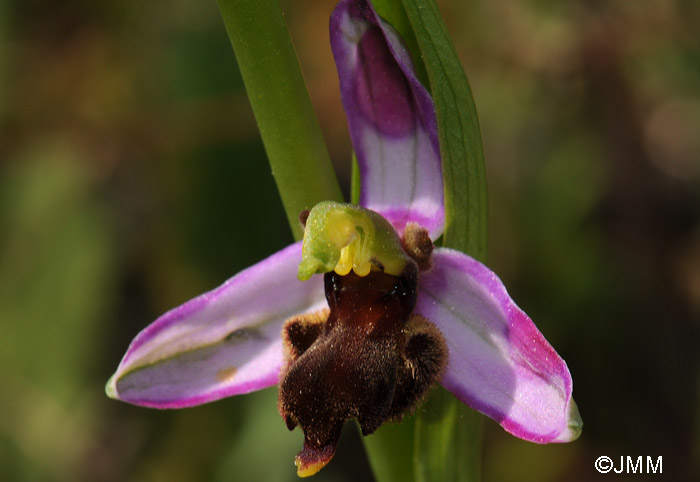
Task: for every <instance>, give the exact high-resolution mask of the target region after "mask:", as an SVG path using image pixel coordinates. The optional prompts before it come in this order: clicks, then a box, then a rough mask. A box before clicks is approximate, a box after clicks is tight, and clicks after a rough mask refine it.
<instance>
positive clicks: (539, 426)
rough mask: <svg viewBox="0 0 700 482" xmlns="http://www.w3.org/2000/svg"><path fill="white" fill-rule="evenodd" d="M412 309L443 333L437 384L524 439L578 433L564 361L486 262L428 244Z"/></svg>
mask: <svg viewBox="0 0 700 482" xmlns="http://www.w3.org/2000/svg"><path fill="white" fill-rule="evenodd" d="M416 312H417V313H419V314H421V315H422V316H424V317H426V318H427V319H429V320H430V321H432V322H433V323H435V325H436V326H437V327H438V328H439V329H440V330H441V331H442V333H443V334H444V336H445V340H446V341H447V346H448V352H449V358H448V366H447V370H446V372H445V375H444V377H443V380H442V384H443V386H444V387H445V388H447V389H448V390H450V391H451V392H452V393H453V394H454V395H455V396H457V398H459V399H460V400H461V401H462V402H464V403H466V404H467V405H469V406H471V407H472V408H474V409H476V410H479V411H480V412H483V413H484V414H486V415H488V416H489V417H491V418H493V419H494V420H496V421H497V422H499V423H500V424H501V425H502V426H503V428H504V429H505V430H507V431H508V432H510V433H512V434H513V435H515V436H517V437H520V438H522V439H525V440H529V441H532V442H538V443H548V442H568V441H571V440H573V439H575V438H576V437H578V435H579V434H580V432H581V425H582V423H581V419H580V417H579V415H578V410H577V409H576V404H575V403H574V401H573V399H572V398H571V392H572V380H571V374H570V373H569V369H568V368H567V366H566V363H565V362H564V360H563V359H562V358H561V357H560V356H559V355H558V354H557V352H556V351H555V350H554V348H552V346H551V345H550V344H549V343H548V342H547V340H545V338H544V336H543V335H542V333H540V332H539V331H538V330H537V327H536V326H535V324H534V323H533V322H532V320H531V319H530V318H529V317H528V316H527V315H526V314H525V313H524V312H523V311H522V310H521V309H520V308H518V306H516V304H515V303H514V302H513V300H512V299H511V298H510V297H509V296H508V293H507V292H506V289H505V287H504V286H503V283H502V282H501V280H499V279H498V277H497V276H496V275H495V274H494V273H493V272H492V271H490V270H489V269H488V268H487V267H485V266H484V265H482V264H481V263H479V262H478V261H476V260H474V259H472V258H470V257H469V256H467V255H465V254H462V253H460V252H458V251H453V250H449V249H445V248H438V249H436V251H435V252H434V254H433V267H432V269H431V270H430V271H427V272H424V273H421V278H420V286H419V295H418V302H417V304H416Z"/></svg>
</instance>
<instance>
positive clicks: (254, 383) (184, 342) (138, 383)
mask: <svg viewBox="0 0 700 482" xmlns="http://www.w3.org/2000/svg"><path fill="white" fill-rule="evenodd" d="M300 260H301V242H298V243H295V244H293V245H291V246H289V247H287V248H285V249H283V250H282V251H280V252H278V253H276V254H274V255H272V256H270V257H269V258H267V259H265V260H264V261H261V262H260V263H258V264H256V265H254V266H252V267H250V268H247V269H246V270H244V271H242V272H240V273H238V274H237V275H235V276H234V277H232V278H231V279H229V280H228V281H226V282H225V283H224V284H223V285H221V286H220V287H218V288H216V289H214V290H213V291H210V292H208V293H204V294H203V295H200V296H198V297H197V298H194V299H193V300H190V301H188V302H187V303H185V304H184V305H182V306H180V307H178V308H175V309H173V310H171V311H169V312H167V313H166V314H164V315H163V316H161V317H160V318H158V319H157V320H156V321H155V322H153V323H152V324H151V325H150V326H148V327H147V328H145V329H144V330H143V331H142V332H141V333H139V334H138V336H137V337H136V338H135V339H134V341H133V342H132V343H131V346H129V349H128V351H127V352H126V354H125V355H124V358H123V359H122V361H121V363H120V365H119V368H118V369H117V372H116V373H115V374H114V376H113V377H112V378H111V379H110V380H109V382H108V383H107V388H106V389H107V393H108V395H110V396H111V397H112V398H116V399H119V400H123V401H125V402H129V403H133V404H136V405H143V406H149V407H156V408H182V407H188V406H192V405H199V404H202V403H207V402H211V401H214V400H218V399H220V398H223V397H228V396H232V395H237V394H241V393H248V392H251V391H254V390H259V389H262V388H266V387H269V386H272V385H275V384H276V383H277V381H278V374H279V370H280V368H281V366H282V363H283V355H282V338H281V335H280V334H281V331H282V323H284V321H285V320H286V319H287V318H290V317H291V316H294V315H298V314H300V313H305V312H309V311H314V310H319V309H321V308H323V307H324V306H325V305H326V301H325V297H324V290H323V278H322V277H321V276H318V277H314V278H313V279H311V280H309V281H305V282H301V281H299V280H298V279H297V268H298V265H299V261H300Z"/></svg>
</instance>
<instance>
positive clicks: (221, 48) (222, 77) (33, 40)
mask: <svg viewBox="0 0 700 482" xmlns="http://www.w3.org/2000/svg"><path fill="white" fill-rule="evenodd" d="M282 3H283V6H284V8H285V11H286V12H287V20H288V22H289V25H290V29H291V31H292V34H293V37H294V40H295V43H296V45H297V49H298V52H299V58H300V61H301V64H302V68H303V70H304V73H305V76H306V79H307V82H308V86H309V90H310V93H311V97H312V99H313V102H314V105H315V108H316V110H317V113H318V115H319V117H320V119H321V125H322V126H323V128H324V134H325V136H326V140H327V142H328V146H329V149H330V152H331V155H332V157H333V159H334V161H335V163H336V165H337V171H338V173H339V176H340V178H341V180H342V182H343V183H344V184H345V185H346V186H347V179H348V172H349V169H348V163H349V153H350V149H351V146H350V142H349V139H348V134H347V126H346V124H345V119H344V114H343V112H342V109H341V105H340V99H339V93H338V83H337V78H336V74H335V69H334V65H333V61H332V57H331V53H330V48H329V46H328V40H327V38H328V33H327V24H328V17H329V15H330V12H331V10H332V8H333V6H334V3H335V2H334V0H306V1H304V2H299V1H297V2H294V1H292V0H284V1H283V2H282ZM439 3H440V6H441V8H442V11H443V14H444V16H445V18H446V19H447V23H448V27H449V29H450V31H451V32H452V35H453V37H454V40H455V43H456V45H457V48H458V51H459V53H460V56H461V57H462V59H463V62H464V65H465V67H466V71H467V74H468V76H469V78H470V82H471V84H472V88H473V91H474V96H475V98H476V103H477V106H478V109H479V114H480V118H481V123H482V132H483V136H484V142H485V151H486V158H487V168H488V175H489V198H490V210H491V217H490V221H491V224H490V226H491V237H490V252H489V260H490V261H489V264H490V265H491V267H492V268H494V269H495V270H496V271H497V272H498V273H499V274H500V276H501V277H502V278H503V279H504V281H505V283H506V285H507V286H508V287H509V290H510V292H511V294H512V295H513V297H514V298H515V300H516V301H517V302H518V304H519V305H520V306H521V307H523V308H524V309H525V310H526V311H527V312H528V313H529V314H530V315H531V316H532V318H533V319H534V320H535V322H536V323H537V324H538V326H539V327H540V329H541V330H542V331H543V332H544V334H545V335H546V336H547V338H548V339H549V340H550V341H551V342H552V344H553V345H554V346H555V347H556V348H557V350H558V351H559V353H560V354H561V355H562V356H563V357H564V358H565V359H566V360H567V363H568V364H569V367H570V369H571V372H572V374H573V377H574V396H575V398H576V400H577V402H578V405H579V408H580V410H581V414H582V416H583V419H584V422H585V427H584V431H583V435H582V437H581V438H580V439H579V440H578V441H577V442H575V443H573V444H569V445H558V446H537V445H533V444H529V443H527V442H523V441H520V440H518V439H515V438H513V437H511V436H509V435H508V434H506V433H505V432H503V431H502V430H501V429H500V427H498V426H497V425H496V424H495V423H493V422H491V421H487V422H486V423H485V441H484V466H483V479H484V481H485V482H492V481H493V482H500V481H544V482H547V481H597V480H608V479H609V480H645V479H649V480H657V479H665V480H674V481H681V482H682V481H692V480H700V417H699V416H698V415H699V413H700V404H699V400H698V399H699V395H700V393H699V390H698V389H699V385H700V383H699V382H700V371H699V360H700V336H699V334H700V326H699V325H700V41H699V36H698V33H697V26H698V25H700V2H697V1H693V0H687V1H685V0H676V1H672V0H637V1H626V0H611V1H588V2H555V1H549V0H537V1H532V0H531V1H523V2H512V1H506V0H495V1H487V0H469V1H467V0H444V1H441V2H439ZM290 241H291V235H290V232H289V228H288V227H287V226H286V221H285V216H284V213H283V210H282V208H281V204H280V200H279V196H278V194H277V192H276V190H275V186H274V182H273V180H272V178H271V175H270V169H269V167H268V165H267V161H266V158H265V153H264V150H263V148H262V145H261V143H260V140H259V137H258V133H257V129H256V126H255V122H254V119H253V117H252V114H251V111H250V107H249V105H248V101H247V99H246V95H245V91H244V89H243V87H242V83H241V79H240V76H239V74H238V72H237V68H236V62H235V58H234V55H233V52H232V50H231V48H230V45H229V42H228V39H227V37H226V34H225V31H224V28H223V24H222V22H221V19H220V17H219V13H218V10H217V7H216V3H215V2H213V1H210V2H198V1H194V0H174V1H169V2H165V1H163V0H150V1H142V2H136V1H131V2H123V1H116V0H105V1H102V2H83V1H78V0H67V1H63V2H49V1H47V0H23V1H21V2H20V1H10V2H8V1H0V480H2V481H164V482H165V481H167V482H171V481H183V482H188V481H271V482H274V481H293V480H296V475H295V470H294V466H293V457H294V455H295V454H296V452H297V451H298V450H299V448H300V446H301V434H300V433H299V431H295V432H293V433H289V432H288V431H287V430H286V428H285V426H284V424H283V422H282V421H281V419H280V418H279V415H278V414H277V409H276V392H275V390H266V391H263V392H260V393H257V394H252V395H247V396H242V397H236V398H233V399H227V400H223V401H220V402H217V403H213V404H210V405H207V406H203V407H198V408H194V409H188V410H183V411H164V412H161V411H155V410H149V409H144V408H138V407H131V406H128V405H126V404H123V403H119V402H115V401H111V400H108V399H107V398H106V396H105V395H104V391H103V387H104V383H105V382H106V380H107V378H108V377H109V376H110V375H111V373H112V372H113V371H114V369H115V368H116V366H117V364H118V362H119V360H120V358H121V356H122V354H123V353H124V351H125V350H126V347H127V346H128V343H129V341H130V340H131V339H132V338H133V336H134V335H135V334H136V333H137V332H138V331H139V330H140V329H142V328H143V327H145V326H146V325H147V324H148V323H149V322H150V321H152V320H153V319H155V318H156V317H157V316H158V315H159V314H161V313H163V312H164V311H166V310H167V309H169V308H172V307H174V306H176V305H178V304H180V303H182V302H184V301H186V300H187V299H189V298H191V297H193V296H194V295H196V294H199V293H201V292H203V291H206V290H209V289H211V288H214V287H215V286H217V285H218V284H220V283H221V282H223V281H224V280H225V279H226V278H228V277H230V276H231V275H233V274H234V273H236V272H237V271H239V270H240V269H242V268H244V267H246V266H248V265H250V264H252V263H254V262H256V261H258V260H260V259H262V258H264V257H265V256H267V255H269V254H271V253H273V252H274V251H276V250H278V249H279V248H281V247H283V246H285V245H287V244H288V243H289V242H290ZM600 455H608V456H610V457H612V458H613V460H619V457H620V456H628V455H630V456H633V457H635V458H636V457H637V456H639V455H642V456H645V457H646V456H647V455H649V456H653V457H654V458H656V457H658V456H662V457H663V475H662V476H659V475H658V474H657V475H649V476H647V475H640V474H637V475H625V474H622V475H617V474H608V475H601V474H598V473H597V472H596V471H595V469H594V466H593V463H594V461H595V459H596V458H597V457H598V456H600ZM315 480H317V481H319V482H322V481H358V480H359V481H362V480H372V479H371V475H370V473H369V471H368V466H367V462H366V459H365V455H364V451H363V448H362V444H361V442H360V440H359V436H358V435H357V431H356V430H355V428H354V427H353V426H351V425H349V426H347V427H346V429H345V431H344V438H343V440H342V441H341V444H340V447H339V450H338V454H337V456H336V458H335V460H334V461H333V462H332V463H331V464H330V465H329V466H328V467H327V468H326V469H324V470H323V471H322V472H321V473H320V474H319V475H318V476H316V479H315Z"/></svg>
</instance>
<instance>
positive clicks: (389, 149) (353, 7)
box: [330, 0, 445, 239]
mask: <svg viewBox="0 0 700 482" xmlns="http://www.w3.org/2000/svg"><path fill="white" fill-rule="evenodd" d="M330 29H331V47H332V49H333V55H334V57H335V62H336V66H337V68H338V77H339V79H340V93H341V98H342V101H343V106H344V107H345V112H346V114H347V118H348V127H349V129H350V136H351V138H352V143H353V146H354V148H355V152H356V154H357V160H358V164H359V167H360V178H361V182H362V192H361V194H360V205H362V206H364V207H366V208H368V209H372V210H374V211H377V212H378V213H380V214H381V215H382V216H384V217H385V218H387V219H388V220H389V221H390V222H391V223H392V224H393V225H394V226H395V227H396V229H397V231H398V232H399V233H402V232H403V228H404V227H405V226H406V224H407V223H409V222H416V223H418V224H420V225H421V226H423V227H425V228H427V229H428V231H429V232H430V235H431V237H432V239H436V238H437V237H438V236H439V235H440V234H441V233H442V229H443V226H444V217H445V212H444V202H443V185H442V167H441V163H440V147H439V143H438V135H437V121H436V118H435V106H434V105H433V101H432V99H431V98H430V94H429V93H428V92H427V90H426V89H425V87H423V85H422V84H421V83H420V81H419V80H418V78H417V77H416V75H415V71H414V69H413V64H412V62H411V58H410V55H409V53H408V51H407V50H406V48H405V47H404V46H403V44H402V42H401V40H400V39H399V37H398V36H397V34H396V32H395V31H394V30H393V29H392V28H391V27H390V26H389V25H388V24H386V23H385V22H384V21H383V20H382V19H381V18H380V17H379V15H377V13H376V12H375V11H374V8H373V7H372V6H371V4H370V3H369V2H366V1H357V0H353V1H349V0H341V2H340V3H339V4H338V6H337V7H336V9H335V11H334V12H333V15H332V16H331V27H330Z"/></svg>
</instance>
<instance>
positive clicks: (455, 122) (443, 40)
mask: <svg viewBox="0 0 700 482" xmlns="http://www.w3.org/2000/svg"><path fill="white" fill-rule="evenodd" d="M403 5H404V8H405V11H406V16H407V17H408V19H409V21H410V23H411V26H412V28H413V31H414V33H415V37H416V40H417V42H418V46H419V48H420V51H421V56H422V58H423V62H424V64H425V68H426V71H427V73H428V79H429V80H430V87H431V92H432V95H433V100H434V102H435V112H436V115H437V120H438V132H439V138H440V155H441V158H442V172H443V179H444V184H445V232H444V235H443V236H444V237H443V244H444V246H446V247H449V248H454V249H458V250H460V251H462V252H464V253H467V254H469V255H471V256H473V257H474V258H476V259H478V260H480V261H482V262H483V261H485V260H486V250H487V242H488V207H487V193H486V188H487V186H486V167H485V162H484V153H483V147H482V143H481V131H480V128H479V119H478V116H477V112H476V106H475V103H474V99H473V97H472V94H471V89H470V88H469V82H468V81H467V77H466V75H465V74H464V70H463V69H462V65H461V63H460V61H459V58H458V57H457V53H456V51H455V48H454V45H453V44H452V41H451V39H450V36H449V33H448V32H447V28H446V27H445V24H444V22H443V20H442V16H441V14H440V11H439V10H438V7H437V4H436V3H435V1H434V0H403ZM482 425H483V418H482V417H481V415H479V414H478V413H476V412H474V411H473V410H471V409H469V408H468V407H466V406H465V405H463V404H462V403H461V402H460V401H458V400H457V399H456V398H455V397H454V396H452V395H451V394H450V393H449V392H447V391H445V390H444V389H442V388H439V389H438V390H436V391H435V392H434V393H433V394H432V396H431V398H430V399H429V400H428V402H427V403H426V404H425V405H424V406H423V408H422V410H421V411H420V413H419V414H418V416H417V417H416V428H415V434H414V436H415V446H414V468H415V480H416V482H432V481H440V482H443V481H461V482H467V481H470V482H475V481H478V480H479V479H480V478H481V475H480V471H481V433H482Z"/></svg>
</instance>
